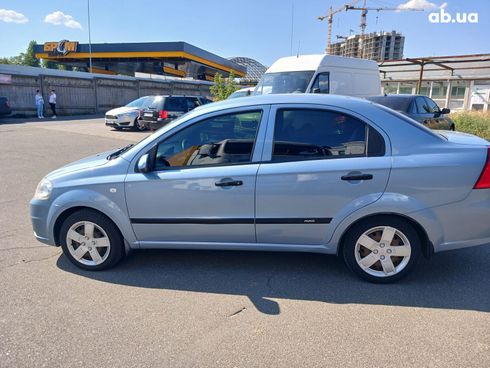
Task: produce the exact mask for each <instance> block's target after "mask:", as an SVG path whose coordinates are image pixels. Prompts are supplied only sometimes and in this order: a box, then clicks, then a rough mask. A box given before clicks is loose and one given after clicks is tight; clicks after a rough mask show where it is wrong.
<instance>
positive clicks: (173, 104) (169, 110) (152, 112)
mask: <svg viewBox="0 0 490 368" xmlns="http://www.w3.org/2000/svg"><path fill="white" fill-rule="evenodd" d="M211 102H213V101H211V100H210V99H208V98H206V97H202V96H175V95H172V96H155V98H154V99H153V101H152V102H151V104H150V105H149V106H147V108H146V109H145V110H144V111H143V112H142V114H141V117H140V119H139V124H141V125H142V126H144V127H145V128H148V129H151V130H157V129H160V128H161V127H163V126H164V125H166V124H168V123H169V122H171V121H172V120H174V119H176V118H178V117H179V116H181V115H183V114H185V113H186V112H189V111H191V110H193V109H195V108H196V107H198V106H202V105H205V104H208V103H211Z"/></svg>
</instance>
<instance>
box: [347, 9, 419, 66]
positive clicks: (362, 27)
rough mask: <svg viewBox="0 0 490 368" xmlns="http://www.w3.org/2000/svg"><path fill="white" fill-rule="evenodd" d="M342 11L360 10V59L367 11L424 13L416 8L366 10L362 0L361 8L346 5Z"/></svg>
mask: <svg viewBox="0 0 490 368" xmlns="http://www.w3.org/2000/svg"><path fill="white" fill-rule="evenodd" d="M344 10H345V11H348V10H360V11H361V22H360V23H359V28H360V32H359V51H358V56H359V57H360V58H362V57H363V56H364V36H365V34H366V26H367V21H366V18H367V13H368V11H369V10H374V11H377V12H380V11H424V9H417V8H403V9H400V8H367V7H366V0H364V4H363V6H362V7H360V8H357V7H355V6H354V4H347V5H345V6H344Z"/></svg>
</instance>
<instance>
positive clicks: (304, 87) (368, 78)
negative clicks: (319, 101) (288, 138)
mask: <svg viewBox="0 0 490 368" xmlns="http://www.w3.org/2000/svg"><path fill="white" fill-rule="evenodd" d="M271 93H272V94H275V93H320V94H335V95H345V96H355V97H367V96H373V95H379V94H380V93H381V80H380V77H379V68H378V64H377V63H376V61H374V60H367V59H359V58H348V57H342V56H334V55H325V54H321V55H301V56H288V57H284V58H281V59H279V60H277V61H276V62H275V63H274V64H272V65H271V67H270V68H269V69H267V71H266V72H265V74H264V75H263V76H262V78H261V79H260V82H259V83H258V84H257V87H256V88H255V90H254V94H256V95H265V94H271Z"/></svg>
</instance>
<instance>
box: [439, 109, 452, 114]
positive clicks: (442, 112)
mask: <svg viewBox="0 0 490 368" xmlns="http://www.w3.org/2000/svg"><path fill="white" fill-rule="evenodd" d="M450 112H451V110H450V109H448V108H447V107H445V108H443V109H442V110H441V114H443V115H445V114H449V113H450Z"/></svg>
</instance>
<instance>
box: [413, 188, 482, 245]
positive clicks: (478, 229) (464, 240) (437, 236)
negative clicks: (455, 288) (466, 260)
mask: <svg viewBox="0 0 490 368" xmlns="http://www.w3.org/2000/svg"><path fill="white" fill-rule="evenodd" d="M409 215H410V216H411V217H414V218H415V219H417V217H419V216H420V217H419V219H420V220H421V221H419V222H420V223H422V222H425V224H423V227H424V228H425V230H426V231H427V233H428V235H429V239H430V240H431V242H432V243H433V244H434V252H443V251H446V250H453V249H461V248H468V247H474V246H479V245H490V189H477V190H472V191H471V193H470V194H469V195H468V197H466V199H464V200H463V201H460V202H456V203H451V204H448V205H445V206H439V207H433V208H429V209H426V210H422V211H417V212H414V213H410V214H409ZM437 228H438V229H437ZM436 229H437V230H436ZM439 232H440V233H439Z"/></svg>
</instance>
